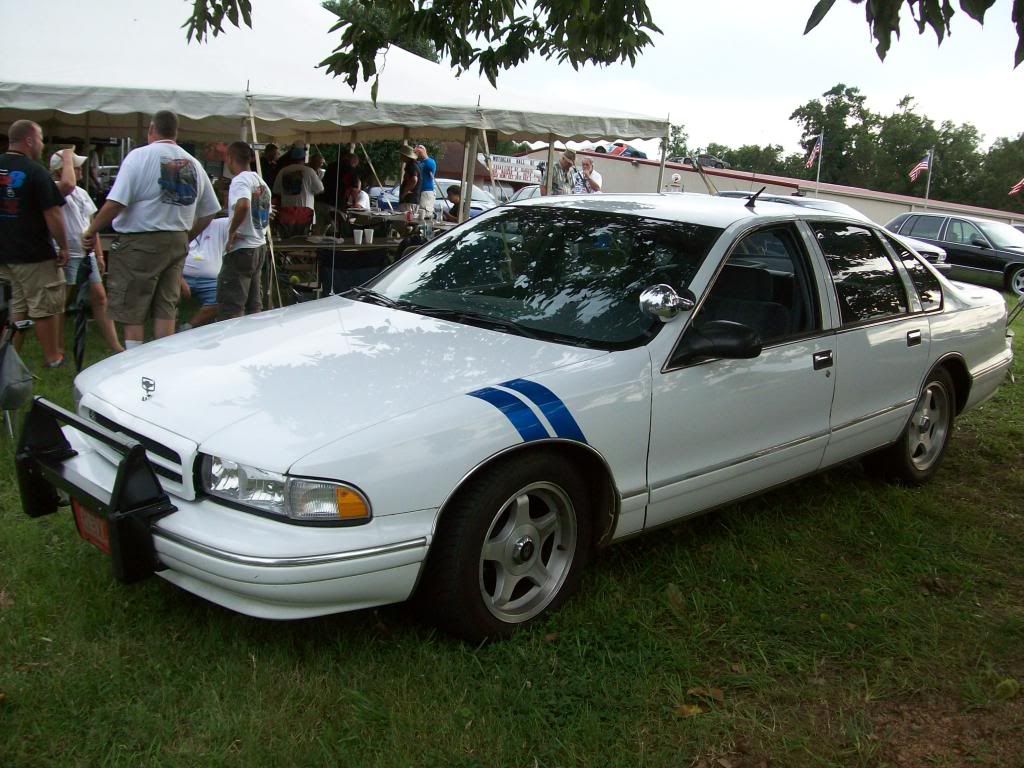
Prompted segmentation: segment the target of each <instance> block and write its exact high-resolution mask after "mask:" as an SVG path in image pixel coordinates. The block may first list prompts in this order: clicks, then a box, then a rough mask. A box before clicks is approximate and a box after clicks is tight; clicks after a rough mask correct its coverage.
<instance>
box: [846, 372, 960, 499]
mask: <svg viewBox="0 0 1024 768" xmlns="http://www.w3.org/2000/svg"><path fill="white" fill-rule="evenodd" d="M955 411H956V390H955V388H954V386H953V379H952V378H951V377H950V375H949V373H948V372H947V371H946V369H945V368H936V369H935V370H933V371H932V372H931V373H930V374H928V378H927V380H926V381H925V383H924V386H923V387H922V388H921V394H920V396H919V397H918V398H917V403H916V404H915V405H914V411H913V414H912V415H911V417H910V420H909V421H908V422H907V426H906V427H904V429H903V432H902V434H900V437H899V440H897V441H896V442H895V443H893V444H892V445H890V446H888V447H887V448H883V449H882V450H880V451H878V452H877V453H874V454H872V455H871V456H868V457H867V459H866V464H867V466H868V467H869V469H871V470H873V471H874V472H875V473H876V474H880V475H881V476H883V477H885V478H887V479H891V480H897V481H900V482H903V483H905V484H907V485H921V484H923V483H925V482H927V481H928V480H930V479H931V477H932V475H934V474H935V473H936V471H938V469H939V465H940V464H942V459H943V458H944V457H945V455H946V446H948V445H949V438H950V436H951V435H952V433H953V417H954V413H955Z"/></svg>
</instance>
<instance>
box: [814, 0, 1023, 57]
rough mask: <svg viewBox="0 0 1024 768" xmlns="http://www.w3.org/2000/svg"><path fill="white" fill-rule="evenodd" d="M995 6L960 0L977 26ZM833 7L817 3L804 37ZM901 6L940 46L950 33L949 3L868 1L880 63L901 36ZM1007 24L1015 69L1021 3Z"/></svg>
mask: <svg viewBox="0 0 1024 768" xmlns="http://www.w3.org/2000/svg"><path fill="white" fill-rule="evenodd" d="M851 1H852V2H854V3H861V2H864V0H851ZM995 3H996V0H960V9H961V10H962V11H963V12H964V13H966V14H967V15H968V16H970V17H971V18H972V19H974V20H975V21H977V22H978V23H979V24H983V23H984V21H985V14H986V13H987V12H988V10H989V9H990V8H991V7H992V6H993V5H995ZM835 4H836V0H818V2H817V4H816V5H815V6H814V9H813V10H812V11H811V15H810V17H809V18H808V19H807V26H806V27H805V28H804V34H805V35H806V34H807V33H808V32H810V31H811V30H812V29H814V28H815V27H816V26H818V24H820V23H821V20H822V19H824V18H825V16H826V15H827V14H828V12H829V11H830V10H832V6H834V5H835ZM904 7H906V9H908V10H909V12H910V16H911V19H912V20H913V22H914V23H915V24H916V25H917V31H918V34H924V32H925V30H926V29H928V28H931V29H932V31H933V32H934V33H935V36H936V37H937V38H938V41H939V44H940V45H941V44H942V41H943V39H945V37H946V35H949V34H951V33H952V29H951V27H950V21H951V20H952V18H953V16H954V15H956V10H955V9H954V8H953V4H952V3H951V2H950V0H943V2H941V3H940V2H939V0H867V2H864V15H865V17H866V19H867V22H868V28H869V29H870V30H871V36H872V37H873V38H874V39H875V40H876V42H877V43H878V45H877V46H875V50H876V51H877V52H878V58H880V59H882V60H883V61H884V60H885V54H886V53H888V52H889V46H890V45H891V43H892V36H893V35H894V34H895V35H896V37H899V36H900V16H901V15H902V12H903V10H904ZM1010 21H1011V22H1012V23H1013V25H1014V26H1015V27H1016V28H1017V49H1016V51H1015V52H1014V57H1013V66H1014V67H1017V66H1018V65H1019V64H1020V63H1021V61H1024V0H1013V5H1012V8H1011V10H1010Z"/></svg>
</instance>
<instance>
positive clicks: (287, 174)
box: [281, 165, 303, 196]
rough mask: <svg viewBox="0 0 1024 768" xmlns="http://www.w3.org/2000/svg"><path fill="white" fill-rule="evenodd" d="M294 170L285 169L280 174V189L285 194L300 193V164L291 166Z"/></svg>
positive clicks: (301, 175)
mask: <svg viewBox="0 0 1024 768" xmlns="http://www.w3.org/2000/svg"><path fill="white" fill-rule="evenodd" d="M293 167H294V169H295V170H287V169H286V170H285V171H283V172H282V174H281V191H282V192H283V193H284V194H286V195H296V196H298V195H301V194H302V177H303V173H302V166H301V165H300V166H293Z"/></svg>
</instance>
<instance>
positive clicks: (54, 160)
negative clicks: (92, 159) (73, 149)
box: [50, 147, 86, 171]
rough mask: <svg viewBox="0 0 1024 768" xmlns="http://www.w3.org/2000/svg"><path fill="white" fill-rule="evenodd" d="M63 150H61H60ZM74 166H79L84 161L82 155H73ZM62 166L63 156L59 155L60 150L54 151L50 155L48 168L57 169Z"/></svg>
mask: <svg viewBox="0 0 1024 768" xmlns="http://www.w3.org/2000/svg"><path fill="white" fill-rule="evenodd" d="M69 149H70V147H69ZM62 151H63V150H62ZM74 157H75V168H81V167H82V164H83V163H84V162H85V160H86V159H85V158H84V157H83V156H82V155H75V156H74ZM63 167H64V158H62V157H61V156H60V152H54V153H53V154H52V155H50V170H51V171H59V170H60V169H61V168H63Z"/></svg>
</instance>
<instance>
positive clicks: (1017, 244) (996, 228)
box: [975, 221, 1024, 250]
mask: <svg viewBox="0 0 1024 768" xmlns="http://www.w3.org/2000/svg"><path fill="white" fill-rule="evenodd" d="M975 223H976V224H977V225H978V227H979V228H980V229H981V231H982V232H984V233H985V237H987V238H988V239H989V242H991V243H992V245H994V246H995V247H996V248H1013V249H1015V250H1024V232H1021V231H1020V230H1018V229H1015V228H1014V227H1011V226H1010V225H1009V224H1002V223H1000V222H998V221H976V222H975Z"/></svg>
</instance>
